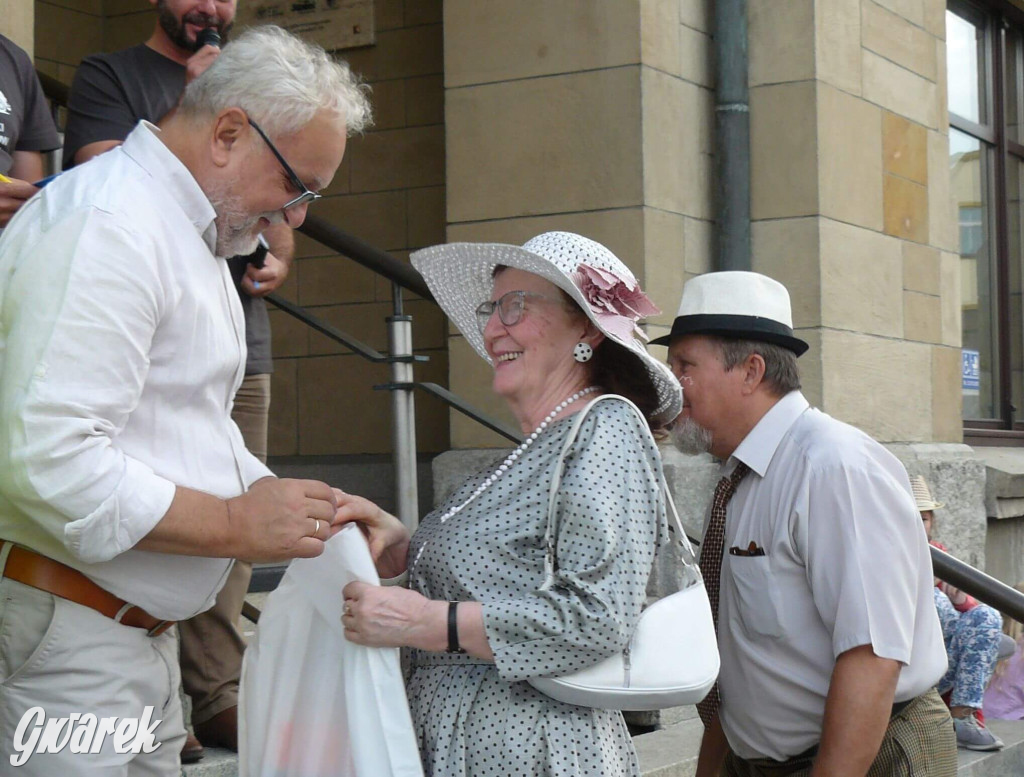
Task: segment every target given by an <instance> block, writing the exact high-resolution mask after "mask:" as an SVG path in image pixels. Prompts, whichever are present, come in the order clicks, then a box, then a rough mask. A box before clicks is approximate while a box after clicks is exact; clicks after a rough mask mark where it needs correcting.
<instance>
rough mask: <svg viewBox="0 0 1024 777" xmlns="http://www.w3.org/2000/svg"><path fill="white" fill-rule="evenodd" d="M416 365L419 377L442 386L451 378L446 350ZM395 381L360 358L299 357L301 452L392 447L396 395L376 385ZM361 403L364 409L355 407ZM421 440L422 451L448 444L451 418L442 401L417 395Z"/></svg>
mask: <svg viewBox="0 0 1024 777" xmlns="http://www.w3.org/2000/svg"><path fill="white" fill-rule="evenodd" d="M431 355H432V356H436V358H433V359H432V360H431V361H430V362H428V363H427V364H424V365H417V379H419V380H425V381H433V382H436V383H441V384H442V385H443V384H444V383H445V382H446V380H447V377H446V376H447V371H448V367H447V363H446V360H445V358H444V352H443V351H437V352H436V353H435V354H431ZM389 379H390V377H389V371H388V368H387V365H381V364H370V363H367V362H364V361H362V359H360V358H359V357H358V356H353V355H339V356H323V357H318V358H309V359H300V360H298V388H299V392H298V430H299V450H298V454H299V455H301V456H332V455H342V454H357V453H363V454H367V453H389V452H390V451H391V423H392V419H391V398H390V396H389V394H388V392H386V391H374V390H373V386H374V385H376V384H380V383H386V382H387V381H388V380H389ZM353 406H358V408H359V412H358V413H353V412H352V411H351V409H352V407H353ZM416 410H417V412H416V442H417V449H418V450H419V451H420V452H421V453H423V452H434V451H439V450H444V449H445V447H447V442H448V436H447V428H446V426H447V417H446V413H445V412H444V411H443V410H442V409H441V407H440V405H439V403H438V402H437V400H434V399H433V398H430V397H426V396H424V395H423V394H417V395H416Z"/></svg>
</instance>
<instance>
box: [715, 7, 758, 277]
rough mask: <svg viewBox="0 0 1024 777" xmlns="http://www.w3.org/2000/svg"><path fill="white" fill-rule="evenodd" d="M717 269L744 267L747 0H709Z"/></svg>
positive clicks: (746, 267)
mask: <svg viewBox="0 0 1024 777" xmlns="http://www.w3.org/2000/svg"><path fill="white" fill-rule="evenodd" d="M714 8H715V37H714V44H713V45H714V49H715V137H716V141H717V142H716V147H715V155H716V157H717V160H716V162H717V164H716V167H717V173H718V174H717V176H716V179H715V195H716V205H717V207H718V218H717V219H716V221H715V226H716V229H715V235H716V238H717V240H716V245H717V255H716V261H715V269H717V270H749V269H750V95H749V92H748V90H747V1H746V0H715V2H714Z"/></svg>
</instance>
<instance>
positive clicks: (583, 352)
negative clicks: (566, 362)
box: [572, 342, 594, 364]
mask: <svg viewBox="0 0 1024 777" xmlns="http://www.w3.org/2000/svg"><path fill="white" fill-rule="evenodd" d="M593 356H594V349H593V348H591V347H590V343H582V342H581V343H576V347H575V348H573V349H572V358H574V359H575V360H576V361H578V362H579V363H580V364H583V363H584V362H588V361H590V360H591V358H593Z"/></svg>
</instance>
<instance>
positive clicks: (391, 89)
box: [370, 78, 407, 132]
mask: <svg viewBox="0 0 1024 777" xmlns="http://www.w3.org/2000/svg"><path fill="white" fill-rule="evenodd" d="M406 83H407V82H406V80H405V79H402V78H396V79H393V80H391V81H378V82H377V83H375V84H374V85H373V91H372V92H371V93H370V102H371V104H372V105H373V130H374V131H376V132H379V131H380V130H386V129H395V128H396V127H404V126H405V124H406V120H405V99H406V98H405V86H406Z"/></svg>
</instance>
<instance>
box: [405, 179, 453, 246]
mask: <svg viewBox="0 0 1024 777" xmlns="http://www.w3.org/2000/svg"><path fill="white" fill-rule="evenodd" d="M406 198H407V202H408V212H409V216H408V225H407V229H408V238H407V240H406V245H408V246H409V247H410V248H423V247H424V246H432V245H437V244H438V243H443V242H444V229H445V208H444V206H445V200H444V187H443V186H429V187H426V188H424V189H409V190H408V192H407V193H406Z"/></svg>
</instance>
